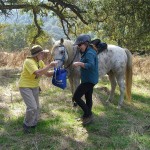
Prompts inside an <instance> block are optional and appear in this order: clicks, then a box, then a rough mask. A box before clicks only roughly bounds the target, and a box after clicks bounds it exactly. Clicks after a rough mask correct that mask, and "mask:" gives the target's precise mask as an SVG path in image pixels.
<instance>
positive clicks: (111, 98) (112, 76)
mask: <svg viewBox="0 0 150 150" xmlns="http://www.w3.org/2000/svg"><path fill="white" fill-rule="evenodd" d="M108 76H109V80H110V84H111V90H110V95H109V97H108V99H107V101H106V102H107V103H108V102H112V101H113V99H114V93H115V89H116V84H117V83H116V79H115V75H114V73H113V72H109V74H108Z"/></svg>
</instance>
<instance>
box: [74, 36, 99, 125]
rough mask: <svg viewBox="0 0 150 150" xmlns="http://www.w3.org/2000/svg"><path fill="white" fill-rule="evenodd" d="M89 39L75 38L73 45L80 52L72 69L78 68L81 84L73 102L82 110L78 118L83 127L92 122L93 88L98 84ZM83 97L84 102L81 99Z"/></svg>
mask: <svg viewBox="0 0 150 150" xmlns="http://www.w3.org/2000/svg"><path fill="white" fill-rule="evenodd" d="M90 41H91V37H90V36H89V35H86V34H81V35H79V36H78V37H77V39H76V41H75V43H74V45H78V47H79V49H80V52H81V60H80V61H79V62H74V63H73V66H74V67H80V72H81V83H80V85H79V86H78V87H77V89H76V91H75V93H74V95H73V100H74V101H75V102H76V103H77V104H78V105H79V106H80V107H81V109H82V110H83V112H84V113H83V115H82V117H81V118H80V119H81V121H82V124H83V125H86V124H89V123H91V122H92V119H93V117H92V104H93V102H92V94H93V87H94V85H95V84H97V83H98V58H97V52H96V50H95V49H94V48H93V47H92V46H91V45H90ZM83 95H85V101H83V100H82V99H81V97H82V96H83Z"/></svg>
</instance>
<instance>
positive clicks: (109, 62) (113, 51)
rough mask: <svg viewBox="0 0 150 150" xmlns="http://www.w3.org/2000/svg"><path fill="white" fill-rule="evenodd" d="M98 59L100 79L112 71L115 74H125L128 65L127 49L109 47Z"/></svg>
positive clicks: (114, 46)
mask: <svg viewBox="0 0 150 150" xmlns="http://www.w3.org/2000/svg"><path fill="white" fill-rule="evenodd" d="M98 57H99V73H100V77H102V76H104V75H105V74H108V73H109V72H110V71H113V72H114V73H118V72H120V73H121V72H124V70H125V67H126V63H127V55H126V52H125V49H123V48H121V47H119V46H116V45H108V48H107V50H105V51H103V52H102V53H100V54H99V55H98Z"/></svg>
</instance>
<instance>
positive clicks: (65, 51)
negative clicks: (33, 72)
mask: <svg viewBox="0 0 150 150" xmlns="http://www.w3.org/2000/svg"><path fill="white" fill-rule="evenodd" d="M58 47H63V48H64V54H63V57H62V58H61V59H59V58H57V59H55V60H60V61H62V62H63V63H62V64H64V62H65V58H66V56H65V53H67V54H68V52H67V50H66V47H65V46H64V45H63V44H60V45H59V46H58ZM61 67H62V66H61Z"/></svg>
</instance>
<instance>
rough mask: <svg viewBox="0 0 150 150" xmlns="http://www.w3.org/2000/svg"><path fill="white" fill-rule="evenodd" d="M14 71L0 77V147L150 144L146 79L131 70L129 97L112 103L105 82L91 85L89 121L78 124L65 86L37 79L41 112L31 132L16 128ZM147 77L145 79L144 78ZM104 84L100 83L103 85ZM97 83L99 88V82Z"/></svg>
mask: <svg viewBox="0 0 150 150" xmlns="http://www.w3.org/2000/svg"><path fill="white" fill-rule="evenodd" d="M17 82H18V76H13V78H11V76H10V77H7V78H6V77H2V78H1V82H0V149H1V150H6V149H7V150H18V149H19V150H97V149H102V150H103V149H104V150H106V149H107V150H114V149H115V150H121V149H125V150H137V149H139V150H148V149H150V144H149V141H150V129H147V130H145V129H144V127H145V126H148V125H150V84H148V82H147V80H146V81H145V80H144V79H143V78H140V77H139V76H134V79H133V91H132V103H131V104H128V103H126V102H125V104H124V106H123V108H122V109H121V110H118V109H117V103H118V98H119V91H118V89H117V91H116V95H115V100H114V102H113V103H112V104H110V105H106V102H105V101H106V99H107V96H108V92H109V90H108V89H109V86H110V85H109V82H108V81H107V80H102V81H100V83H99V84H98V85H96V87H95V88H94V96H93V114H94V121H93V123H92V124H90V125H88V126H85V127H83V126H82V124H81V123H80V122H78V121H76V118H78V117H79V116H81V114H82V111H81V109H80V108H79V107H77V108H73V107H72V103H71V97H72V95H71V92H70V90H69V87H68V88H67V89H65V90H61V89H58V88H56V87H54V86H52V85H51V84H50V82H51V81H50V80H49V79H42V87H43V91H42V93H41V94H40V104H41V113H40V114H41V116H40V120H39V123H38V126H37V128H36V129H35V130H32V133H31V134H24V133H23V132H22V122H23V118H24V113H25V105H24V103H23V101H22V98H21V96H20V94H19V91H18V88H17ZM149 82H150V81H149ZM104 86H105V87H104ZM102 87H103V88H102Z"/></svg>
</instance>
